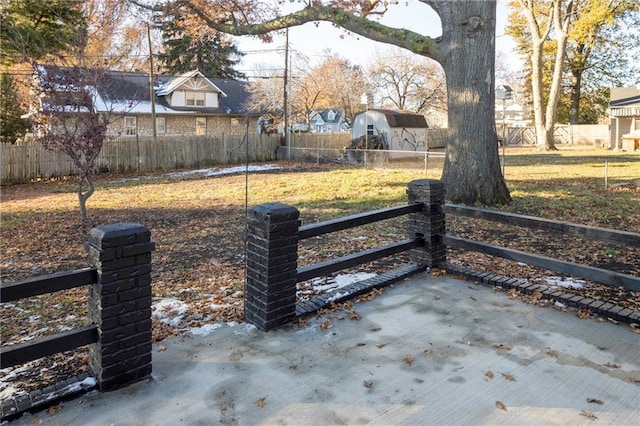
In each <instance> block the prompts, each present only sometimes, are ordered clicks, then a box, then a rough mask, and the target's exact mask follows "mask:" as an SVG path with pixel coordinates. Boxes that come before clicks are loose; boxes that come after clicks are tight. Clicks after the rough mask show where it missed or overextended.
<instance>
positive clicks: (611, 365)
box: [604, 362, 620, 368]
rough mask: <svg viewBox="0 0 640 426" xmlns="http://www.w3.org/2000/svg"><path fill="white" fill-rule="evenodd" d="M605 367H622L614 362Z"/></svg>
mask: <svg viewBox="0 0 640 426" xmlns="http://www.w3.org/2000/svg"><path fill="white" fill-rule="evenodd" d="M604 366H605V367H608V368H620V366H619V365H618V364H614V363H612V362H608V363H606V364H605V365H604Z"/></svg>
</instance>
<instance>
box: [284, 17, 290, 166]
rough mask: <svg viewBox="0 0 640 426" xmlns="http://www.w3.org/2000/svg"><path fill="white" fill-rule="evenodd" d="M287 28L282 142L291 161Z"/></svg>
mask: <svg viewBox="0 0 640 426" xmlns="http://www.w3.org/2000/svg"><path fill="white" fill-rule="evenodd" d="M288 85H289V28H287V29H286V30H285V39H284V102H283V103H284V130H283V131H284V138H285V139H284V141H285V145H286V146H287V159H289V160H290V159H291V140H290V136H289V101H288V92H289V87H288Z"/></svg>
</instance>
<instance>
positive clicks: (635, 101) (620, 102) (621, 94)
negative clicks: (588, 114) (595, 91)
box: [609, 86, 640, 117]
mask: <svg viewBox="0 0 640 426" xmlns="http://www.w3.org/2000/svg"><path fill="white" fill-rule="evenodd" d="M609 111H610V114H611V116H612V117H637V116H640V86H636V87H612V88H611V98H610V101H609Z"/></svg>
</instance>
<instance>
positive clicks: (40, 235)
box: [0, 148, 640, 383]
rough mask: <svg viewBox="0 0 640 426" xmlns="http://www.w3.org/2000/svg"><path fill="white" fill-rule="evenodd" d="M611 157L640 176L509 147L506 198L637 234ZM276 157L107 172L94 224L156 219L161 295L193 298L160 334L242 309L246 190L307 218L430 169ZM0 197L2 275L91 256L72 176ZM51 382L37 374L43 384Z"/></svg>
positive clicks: (37, 328)
mask: <svg viewBox="0 0 640 426" xmlns="http://www.w3.org/2000/svg"><path fill="white" fill-rule="evenodd" d="M606 158H608V168H607V170H608V184H609V185H610V186H611V185H617V184H622V183H627V182H631V181H633V180H634V179H638V178H640V156H638V155H633V154H624V153H620V154H617V153H616V154H615V155H614V153H611V152H607V151H602V150H589V151H586V150H577V149H565V150H563V151H561V152H558V153H550V154H538V153H535V152H533V151H530V150H526V149H517V148H510V149H508V150H507V156H506V178H507V183H508V185H509V188H510V190H511V193H512V196H513V203H512V204H511V205H510V206H505V207H504V208H503V209H504V210H507V211H511V212H517V213H522V214H529V215H534V216H541V217H547V218H553V219H560V220H565V221H568V222H576V223H583V224H588V225H594V226H601V227H608V228H614V229H621V230H626V231H630V232H640V192H634V191H632V190H631V189H627V188H623V187H622V188H620V189H619V190H616V191H612V190H610V189H605V185H604V182H605V159H606ZM280 166H281V167H282V168H281V169H280V170H272V171H269V172H264V173H253V174H250V175H249V176H248V179H247V180H245V176H244V175H229V176H216V177H203V176H199V175H187V176H186V177H179V176H170V175H167V174H156V175H146V176H113V175H102V176H99V178H98V182H97V192H96V194H95V195H94V196H93V197H91V199H90V200H89V202H88V208H89V216H90V221H91V223H90V226H93V225H97V224H102V223H110V222H138V223H142V224H143V225H145V226H147V227H148V228H149V229H150V230H151V235H152V239H153V240H154V241H155V242H156V251H155V252H154V254H153V293H154V300H159V299H162V298H166V297H170V298H175V299H179V300H181V301H183V302H185V303H187V304H188V305H189V311H188V312H187V314H186V315H185V318H184V320H183V322H182V323H181V324H180V325H179V326H178V328H177V329H175V328H172V329H169V328H168V327H166V326H163V325H162V324H159V323H154V338H155V339H157V340H158V339H162V338H164V337H165V336H167V335H168V334H173V333H176V332H179V331H180V329H181V328H186V327H190V326H197V325H201V324H203V323H207V322H214V321H241V320H242V317H243V299H242V290H243V284H244V267H243V256H244V244H243V241H242V235H243V229H244V218H245V211H246V210H245V209H246V204H245V201H248V205H249V206H252V205H257V204H260V203H264V202H270V201H279V202H282V203H285V204H290V205H294V206H296V207H297V208H298V209H299V210H300V211H301V219H302V221H303V223H309V222H314V221H317V220H325V219H328V218H332V217H337V216H342V215H346V214H352V213H356V212H362V211H366V210H372V209H377V208H382V207H387V206H392V205H397V204H402V203H405V202H406V187H407V183H408V182H410V181H411V180H413V179H417V178H424V177H425V173H424V169H423V164H421V163H417V164H416V165H415V166H414V167H411V164H407V163H403V164H402V165H401V168H396V169H392V168H391V167H393V166H394V164H393V163H392V164H390V165H389V164H387V165H386V166H385V167H387V168H385V169H384V170H381V169H373V168H366V169H365V168H353V167H346V166H339V165H324V166H320V165H307V164H294V163H281V164H280ZM439 173H440V171H439V169H437V168H436V169H430V170H429V173H428V175H427V177H430V178H437V177H438V176H439ZM245 189H247V191H246V192H245ZM1 207H2V221H1V224H0V253H2V258H1V259H0V267H1V270H2V282H8V281H13V280H15V279H20V278H25V277H28V276H35V275H41V274H45V273H51V272H54V271H59V270H68V269H74V268H78V267H83V266H86V260H85V254H84V251H83V247H82V242H83V240H84V236H85V230H84V229H81V228H80V227H79V226H78V218H79V213H78V209H77V198H76V195H75V193H74V188H73V182H70V181H54V182H34V183H30V184H24V185H15V186H8V187H3V188H2V202H1ZM448 227H449V230H450V231H451V232H455V233H458V234H460V235H470V236H472V237H477V236H480V237H481V238H482V239H484V240H485V241H486V240H489V241H491V242H494V243H496V244H505V245H508V246H510V247H514V248H520V249H531V250H533V251H535V252H538V253H540V254H547V255H552V256H556V257H559V258H566V259H568V260H578V261H581V262H583V263H587V264H592V265H594V266H602V267H610V268H611V269H614V270H619V271H622V272H625V273H631V274H636V275H638V274H640V271H638V262H637V259H639V258H640V249H633V248H620V247H614V246H611V245H602V244H601V245H598V244H595V245H588V246H585V245H584V244H583V243H582V242H580V241H573V240H567V239H560V240H557V241H556V240H553V239H550V238H548V237H544V238H542V239H540V238H536V237H535V236H532V235H530V233H529V232H528V231H527V230H518V229H511V230H498V228H496V226H495V225H494V224H487V223H482V221H472V220H467V219H459V218H451V219H450V220H449V225H448ZM497 230H498V232H496V231H497ZM405 232H406V231H405V230H404V228H403V224H402V221H385V222H382V223H380V224H378V225H370V226H368V227H365V228H363V229H357V230H352V231H349V232H341V233H338V234H337V235H335V236H332V237H330V238H329V237H327V238H318V239H312V241H310V242H305V243H304V244H303V246H302V248H301V252H300V259H301V263H303V264H307V263H315V262H316V261H321V260H325V259H327V258H328V257H335V256H340V255H344V254H346V253H348V252H350V251H355V250H358V249H363V248H367V247H370V246H372V245H381V244H384V243H387V242H391V241H396V240H398V239H402V238H404V235H405ZM362 236H365V237H367V238H366V239H363V238H361V237H362ZM572 247H573V248H572ZM585 247H589V249H588V250H586V249H585ZM576 248H577V249H576ZM450 258H451V259H452V260H453V261H455V262H457V263H466V264H469V265H470V266H474V267H477V268H484V269H489V270H493V271H494V272H496V273H501V274H503V275H512V276H535V275H536V274H540V273H541V271H537V270H535V269H533V268H523V267H521V266H518V265H513V264H510V263H508V262H504V261H502V260H499V259H489V258H487V257H482V256H474V255H468V254H461V253H454V252H452V253H450ZM387 266H388V262H387V263H384V262H383V263H380V264H377V265H371V266H367V268H371V270H374V271H377V270H380V269H382V268H384V267H387ZM603 294H604V296H603V297H609V298H618V299H620V298H622V299H627V300H629V301H630V302H631V303H633V304H635V305H636V306H638V303H640V298H639V296H638V294H633V293H629V292H626V293H623V294H617V293H615V294H614V293H611V294H605V293H603ZM85 298H86V290H84V289H75V290H69V291H65V292H61V293H59V294H56V295H55V296H47V297H36V298H32V299H29V300H25V301H21V302H19V303H15V304H4V306H2V309H1V312H0V319H1V321H2V323H1V324H0V325H1V327H0V333H1V334H2V338H3V343H10V342H17V341H20V340H23V339H24V338H26V337H33V336H40V335H43V334H51V333H54V332H57V331H58V330H59V329H61V328H63V327H67V326H77V325H79V324H82V323H83V322H84V321H85V318H86V299H85ZM82 358H83V355H82V354H80V355H78V357H77V359H76V361H77V362H76V363H73V362H66V364H67V365H75V364H77V363H78V362H80V361H81V360H82ZM43 362H53V361H51V360H49V361H43ZM59 364H63V363H59ZM74 371H75V372H77V369H75V370H74ZM45 379H46V378H44V377H36V378H35V379H34V380H35V381H36V382H38V383H42V382H43V381H46V380H45Z"/></svg>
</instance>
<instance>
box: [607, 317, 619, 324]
mask: <svg viewBox="0 0 640 426" xmlns="http://www.w3.org/2000/svg"><path fill="white" fill-rule="evenodd" d="M607 320H609V322H612V323H614V324H619V323H620V322H619V321H616V320H614V319H613V318H607Z"/></svg>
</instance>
